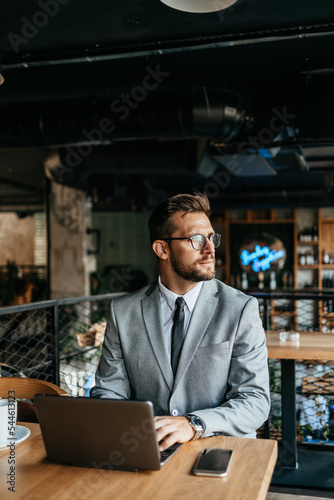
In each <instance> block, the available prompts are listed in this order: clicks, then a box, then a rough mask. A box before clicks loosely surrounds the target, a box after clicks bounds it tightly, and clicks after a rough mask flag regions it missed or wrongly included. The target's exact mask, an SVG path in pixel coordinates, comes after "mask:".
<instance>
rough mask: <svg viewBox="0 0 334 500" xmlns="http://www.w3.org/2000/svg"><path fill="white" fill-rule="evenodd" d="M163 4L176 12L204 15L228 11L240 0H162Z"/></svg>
mask: <svg viewBox="0 0 334 500" xmlns="http://www.w3.org/2000/svg"><path fill="white" fill-rule="evenodd" d="M160 1H161V2H162V3H164V4H165V5H167V6H168V7H171V8H172V9H175V10H181V11H182V12H192V13H197V14H201V13H202V14H204V13H208V12H218V11H220V10H224V9H227V8H228V7H231V5H234V4H235V3H237V1H238V0H160Z"/></svg>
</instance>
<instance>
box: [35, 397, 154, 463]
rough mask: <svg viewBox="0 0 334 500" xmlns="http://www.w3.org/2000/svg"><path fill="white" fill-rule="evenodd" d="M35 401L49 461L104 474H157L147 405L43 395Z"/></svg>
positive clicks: (152, 426) (152, 422) (152, 434)
mask: <svg viewBox="0 0 334 500" xmlns="http://www.w3.org/2000/svg"><path fill="white" fill-rule="evenodd" d="M34 401H35V405H36V410H37V415H38V419H39V423H40V426H41V431H42V436H43V440H44V444H45V448H46V452H47V456H48V458H49V459H50V460H53V461H55V462H61V463H65V464H72V465H78V466H86V467H98V468H107V469H121V470H140V469H144V470H145V469H146V470H158V469H160V452H159V447H158V443H157V437H156V431H155V425H154V414H153V405H152V403H151V402H149V401H124V400H111V399H91V398H83V397H82V398H81V397H70V396H49V395H41V394H36V396H35V398H34Z"/></svg>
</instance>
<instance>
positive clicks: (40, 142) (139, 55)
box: [0, 0, 334, 213]
mask: <svg viewBox="0 0 334 500" xmlns="http://www.w3.org/2000/svg"><path fill="white" fill-rule="evenodd" d="M219 2H220V3H221V4H222V3H223V0H217V3H219ZM0 33H1V36H0V56H1V59H2V66H3V75H4V78H5V83H4V84H3V85H2V86H1V87H0V113H1V121H0V203H1V209H2V210H9V209H15V210H16V211H18V212H21V213H25V212H29V211H33V210H35V209H36V207H38V206H41V205H42V203H43V196H44V195H43V193H44V186H45V172H46V173H47V176H48V178H52V179H53V180H55V181H56V182H62V183H64V184H67V185H70V186H73V187H77V188H80V189H84V190H86V191H87V192H88V193H89V195H91V196H92V198H93V200H94V201H95V207H96V208H99V209H141V208H142V207H144V206H147V207H150V206H153V205H154V204H155V203H156V202H157V201H158V200H160V199H162V198H164V197H166V196H168V195H170V194H173V193H175V192H180V191H183V190H184V191H192V190H193V189H199V190H205V191H206V192H207V193H208V195H209V196H210V197H211V201H212V204H213V205H214V207H216V208H220V207H234V206H235V207H236V206H240V207H242V206H257V207H261V206H280V205H282V204H284V205H288V206H307V205H332V204H333V202H334V119H333V118H332V117H333V116H334V98H333V93H332V88H333V80H334V55H333V54H334V2H333V1H332V0H318V1H317V2H314V1H312V2H311V1H310V0H304V1H301V0H276V1H275V2H268V1H265V0H239V1H238V2H237V3H236V4H235V5H234V6H232V7H231V8H229V9H227V10H223V11H220V12H216V13H212V14H187V13H183V12H180V11H176V10H173V9H171V8H169V7H167V6H165V5H164V4H162V3H161V2H159V1H158V0H146V1H140V0H127V1H124V2H116V1H109V2H106V1H105V0H103V1H102V0H95V1H94V2H92V1H86V0H80V1H79V0H38V1H29V2H27V1H26V0H11V2H8V4H6V10H4V9H3V12H2V15H1V18H0Z"/></svg>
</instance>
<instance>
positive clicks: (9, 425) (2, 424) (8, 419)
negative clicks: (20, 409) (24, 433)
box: [0, 398, 17, 445]
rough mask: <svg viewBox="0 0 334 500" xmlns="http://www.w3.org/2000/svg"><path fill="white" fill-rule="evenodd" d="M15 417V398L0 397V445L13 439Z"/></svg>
mask: <svg viewBox="0 0 334 500" xmlns="http://www.w3.org/2000/svg"><path fill="white" fill-rule="evenodd" d="M16 418H17V401H16V399H14V398H9V399H0V445H5V444H7V443H9V442H10V440H11V439H13V437H14V434H15V428H16Z"/></svg>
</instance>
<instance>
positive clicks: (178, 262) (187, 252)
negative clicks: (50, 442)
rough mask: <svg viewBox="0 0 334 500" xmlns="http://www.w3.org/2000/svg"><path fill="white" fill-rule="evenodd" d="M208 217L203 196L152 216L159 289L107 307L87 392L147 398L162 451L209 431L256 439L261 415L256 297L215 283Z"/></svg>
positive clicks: (263, 362)
mask: <svg viewBox="0 0 334 500" xmlns="http://www.w3.org/2000/svg"><path fill="white" fill-rule="evenodd" d="M209 215H210V205H209V201H208V199H207V197H206V195H202V194H194V195H189V194H180V195H176V196H174V197H172V198H169V199H168V200H165V201H164V202H162V203H161V204H160V205H159V206H158V207H157V208H156V209H155V211H154V212H153V213H152V215H151V217H150V220H149V230H150V236H151V243H152V248H153V251H154V252H155V254H156V256H157V258H158V261H159V279H158V282H157V283H153V284H151V285H150V286H148V287H144V288H142V289H140V290H139V291H137V292H133V293H131V294H129V295H126V296H123V297H119V298H117V299H115V300H113V301H112V303H111V311H110V317H109V321H108V326H107V329H106V335H105V340H104V345H103V350H102V356H101V360H100V364H99V367H98V369H97V373H96V386H95V387H94V388H93V389H92V396H93V397H107V398H119V399H136V400H149V401H152V403H153V405H154V411H155V415H156V430H157V436H158V440H159V442H160V450H161V451H163V450H164V449H166V448H168V447H169V446H171V445H172V444H174V443H175V442H179V443H184V442H186V441H189V440H191V439H194V438H199V437H207V436H211V435H214V434H217V433H220V434H226V435H232V436H246V437H255V436H256V432H255V431H256V429H257V428H258V427H260V426H261V425H262V423H263V422H264V421H265V420H266V418H267V416H268V411H269V377H268V368H267V349H266V345H265V335H264V331H263V328H262V324H261V320H260V317H259V313H258V304H257V300H256V299H255V298H253V297H249V296H246V295H245V294H243V293H242V292H240V291H238V290H235V289H233V288H231V287H229V286H227V285H225V284H224V283H222V282H220V281H218V280H216V279H214V276H215V248H216V247H217V246H218V245H219V243H220V235H218V234H216V233H215V232H214V230H213V228H212V226H211V223H210V220H209ZM179 297H182V299H183V300H182V299H178V298H179ZM176 299H178V300H177V301H176ZM180 331H181V341H180ZM180 349H181V352H180V353H179V351H180Z"/></svg>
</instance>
